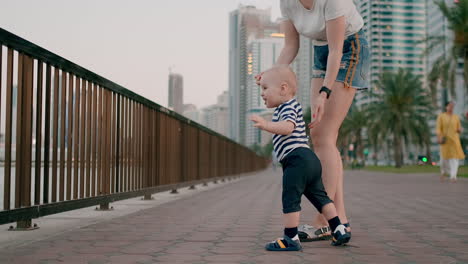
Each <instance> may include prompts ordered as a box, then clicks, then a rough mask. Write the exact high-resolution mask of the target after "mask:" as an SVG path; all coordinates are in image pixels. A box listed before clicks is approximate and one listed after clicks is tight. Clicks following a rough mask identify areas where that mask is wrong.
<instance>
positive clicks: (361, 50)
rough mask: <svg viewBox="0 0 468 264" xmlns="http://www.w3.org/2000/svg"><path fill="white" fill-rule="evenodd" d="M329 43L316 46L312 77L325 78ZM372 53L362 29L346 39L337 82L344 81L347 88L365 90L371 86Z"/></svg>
mask: <svg viewBox="0 0 468 264" xmlns="http://www.w3.org/2000/svg"><path fill="white" fill-rule="evenodd" d="M327 59H328V45H324V46H314V68H313V71H312V78H325V72H326V70H327ZM369 71H370V54H369V44H368V43H367V39H366V37H365V36H364V32H363V31H362V30H361V31H359V32H358V33H355V34H353V35H350V36H349V37H347V38H346V39H345V40H344V44H343V57H341V63H340V69H339V71H338V75H337V77H336V81H337V82H342V83H344V86H345V87H346V88H349V87H353V88H356V89H358V90H364V89H367V88H369V87H370V81H369V77H370V76H369Z"/></svg>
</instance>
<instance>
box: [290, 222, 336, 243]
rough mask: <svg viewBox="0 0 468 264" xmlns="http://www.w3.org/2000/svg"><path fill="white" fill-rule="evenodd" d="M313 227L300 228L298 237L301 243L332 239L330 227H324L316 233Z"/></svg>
mask: <svg viewBox="0 0 468 264" xmlns="http://www.w3.org/2000/svg"><path fill="white" fill-rule="evenodd" d="M314 229H315V228H314V227H313V226H309V225H301V226H299V230H298V235H299V240H300V241H301V242H312V241H323V240H330V239H332V235H331V230H330V227H329V226H324V227H322V228H319V229H317V230H315V231H314Z"/></svg>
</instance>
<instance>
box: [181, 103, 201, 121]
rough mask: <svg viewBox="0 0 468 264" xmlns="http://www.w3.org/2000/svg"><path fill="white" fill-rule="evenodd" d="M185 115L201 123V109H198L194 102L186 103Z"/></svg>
mask: <svg viewBox="0 0 468 264" xmlns="http://www.w3.org/2000/svg"><path fill="white" fill-rule="evenodd" d="M183 115H184V116H185V117H187V118H188V119H191V120H193V121H195V122H197V123H200V121H201V114H200V111H198V109H197V106H196V105H194V104H184V113H183Z"/></svg>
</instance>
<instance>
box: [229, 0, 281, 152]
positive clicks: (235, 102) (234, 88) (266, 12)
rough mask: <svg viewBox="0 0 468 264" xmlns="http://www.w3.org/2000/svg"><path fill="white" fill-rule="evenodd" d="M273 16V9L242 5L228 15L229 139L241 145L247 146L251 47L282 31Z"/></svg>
mask: <svg viewBox="0 0 468 264" xmlns="http://www.w3.org/2000/svg"><path fill="white" fill-rule="evenodd" d="M270 13H271V10H270V9H257V8H256V7H254V6H244V5H240V6H239V8H238V9H236V10H234V11H232V12H231V13H230V14H229V121H230V129H229V133H230V135H229V136H230V137H231V138H232V139H233V140H235V141H237V142H240V143H242V144H245V131H246V113H247V96H248V95H247V83H248V82H249V81H250V80H251V79H253V77H254V75H252V74H249V68H248V65H249V62H248V57H249V52H248V43H249V41H251V40H253V39H261V38H264V37H265V36H269V35H271V34H272V33H275V32H278V31H279V27H278V25H277V24H275V23H272V22H271V20H270ZM250 64H251V63H250Z"/></svg>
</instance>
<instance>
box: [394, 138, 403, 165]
mask: <svg viewBox="0 0 468 264" xmlns="http://www.w3.org/2000/svg"><path fill="white" fill-rule="evenodd" d="M393 139H394V142H393V147H394V148H393V152H394V153H393V155H394V157H395V167H396V168H401V166H403V154H402V152H403V151H402V146H401V136H399V135H397V134H396V133H395V134H394V135H393Z"/></svg>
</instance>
